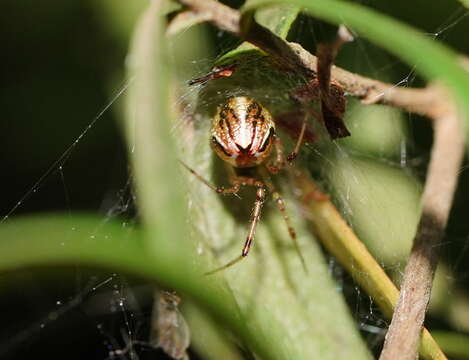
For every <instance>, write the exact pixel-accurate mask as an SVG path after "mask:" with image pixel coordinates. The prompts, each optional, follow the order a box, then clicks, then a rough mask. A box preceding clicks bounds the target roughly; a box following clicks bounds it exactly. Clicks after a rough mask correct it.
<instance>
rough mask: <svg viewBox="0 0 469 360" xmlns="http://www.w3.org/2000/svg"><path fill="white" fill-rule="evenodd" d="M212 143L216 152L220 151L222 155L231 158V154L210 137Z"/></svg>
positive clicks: (215, 139)
mask: <svg viewBox="0 0 469 360" xmlns="http://www.w3.org/2000/svg"><path fill="white" fill-rule="evenodd" d="M212 143H213V144H214V145H215V147H216V148H217V150H220V151H221V152H222V153H224V154H225V155H226V156H228V157H231V154H230V153H229V152H228V151H226V150H225V148H224V147H223V145H222V144H220V143H219V142H218V140H217V138H216V137H215V136H212Z"/></svg>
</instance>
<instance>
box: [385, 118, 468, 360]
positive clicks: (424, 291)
mask: <svg viewBox="0 0 469 360" xmlns="http://www.w3.org/2000/svg"><path fill="white" fill-rule="evenodd" d="M434 120H435V121H434V143H433V148H432V154H431V159H430V165H429V168H428V175H427V179H426V182H425V188H424V192H423V196H422V216H421V219H420V223H419V227H418V230H417V234H416V236H415V239H414V245H413V248H412V251H411V254H410V257H409V260H408V262H407V265H406V268H405V272H404V279H403V282H402V286H401V293H400V296H399V301H398V303H397V306H396V309H395V311H394V315H393V319H392V322H391V326H390V327H389V330H388V333H387V335H386V340H385V343H384V348H383V351H382V353H381V356H380V360H392V359H402V360H411V359H412V360H413V359H415V354H416V353H417V348H418V345H419V339H420V331H421V329H422V326H423V321H424V318H425V312H426V309H427V306H428V302H429V300H430V293H431V288H432V281H433V276H434V273H435V269H436V265H437V262H438V255H439V254H438V253H439V251H438V249H439V246H440V243H441V240H442V239H443V236H444V232H445V228H446V223H447V220H448V215H449V212H450V209H451V204H452V201H453V195H454V192H455V189H456V185H457V179H458V173H459V169H460V166H461V162H462V159H463V155H464V136H463V133H464V132H463V129H462V128H461V122H460V119H459V117H458V116H457V114H456V112H455V111H453V112H451V113H449V114H447V115H446V116H442V117H440V118H436V119H434Z"/></svg>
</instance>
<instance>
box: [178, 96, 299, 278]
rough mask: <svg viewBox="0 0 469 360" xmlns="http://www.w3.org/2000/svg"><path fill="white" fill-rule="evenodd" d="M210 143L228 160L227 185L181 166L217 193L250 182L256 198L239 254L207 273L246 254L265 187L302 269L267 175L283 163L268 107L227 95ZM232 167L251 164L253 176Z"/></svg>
mask: <svg viewBox="0 0 469 360" xmlns="http://www.w3.org/2000/svg"><path fill="white" fill-rule="evenodd" d="M304 132H305V126H303V127H302V129H301V132H300V136H299V138H298V142H297V144H296V146H295V151H294V152H293V153H292V154H290V155H289V156H288V159H289V160H292V159H294V158H295V157H296V154H297V152H298V150H299V147H300V145H301V143H302V141H303V135H304ZM210 144H211V147H212V149H213V150H214V151H215V153H216V154H217V155H218V156H219V157H220V158H221V159H222V160H223V161H225V162H226V163H227V164H228V166H227V168H228V171H229V181H230V183H231V186H230V187H229V188H224V187H219V186H215V185H213V184H211V183H210V182H209V181H207V180H206V179H205V178H204V177H202V176H201V175H199V174H198V173H197V172H196V171H194V170H193V169H191V168H190V167H188V166H187V165H186V164H184V163H182V164H183V166H184V167H186V168H187V169H188V170H189V171H190V172H191V173H192V174H194V175H195V176H196V177H197V178H198V179H199V180H200V181H201V182H203V183H204V184H205V185H207V186H208V187H209V188H211V189H212V190H214V191H215V192H216V193H218V194H237V193H238V191H239V190H240V188H241V186H253V187H255V188H256V200H255V203H254V207H253V211H252V215H251V219H250V226H249V232H248V235H247V237H246V241H245V243H244V246H243V249H242V252H241V255H240V256H238V257H237V258H235V259H233V260H231V261H230V262H228V263H227V264H225V265H223V266H221V267H219V268H217V269H215V270H213V271H210V272H209V273H208V274H212V273H215V272H217V271H220V270H223V269H226V268H227V267H229V266H231V265H233V264H235V263H237V262H238V261H240V260H242V259H243V258H244V257H246V256H247V255H248V253H249V250H250V248H251V244H252V241H253V239H254V232H255V230H256V225H257V223H258V222H259V219H260V215H261V209H262V206H263V204H264V201H265V198H266V190H268V191H269V192H270V193H271V194H272V197H273V199H274V201H275V204H276V205H277V208H278V209H279V210H280V212H281V214H282V216H283V219H284V220H285V223H286V225H287V228H288V232H289V234H290V237H291V239H292V240H293V243H294V246H295V249H296V251H297V252H298V254H299V257H300V259H301V261H302V263H303V267H304V268H305V269H306V266H305V262H304V259H303V257H302V255H301V252H300V248H299V246H298V243H297V240H296V233H295V230H294V229H293V227H292V225H291V222H290V219H289V217H288V215H287V213H286V210H285V204H284V201H283V199H282V197H281V196H280V194H279V193H278V191H277V190H276V189H275V186H274V184H273V182H272V181H271V179H270V176H269V173H272V174H275V173H277V172H278V171H279V170H281V169H282V168H283V167H284V166H285V163H286V161H285V156H284V151H283V145H282V142H281V140H280V138H279V137H278V136H277V135H276V133H275V123H274V120H273V118H272V116H271V114H270V113H269V111H268V110H267V109H266V108H265V107H263V106H262V105H261V104H260V103H259V102H258V101H256V100H254V99H251V98H248V97H241V96H239V97H232V98H229V99H228V100H227V101H226V103H225V104H223V105H221V106H220V107H219V108H218V109H217V113H216V115H215V117H214V118H213V121H212V127H211V141H210ZM273 148H275V151H276V156H275V157H274V159H273V160H269V159H270V158H271V157H272V154H273V153H272V149H273ZM234 168H253V170H254V173H255V174H256V175H257V176H256V177H253V176H239V175H237V174H236V171H235V169H234Z"/></svg>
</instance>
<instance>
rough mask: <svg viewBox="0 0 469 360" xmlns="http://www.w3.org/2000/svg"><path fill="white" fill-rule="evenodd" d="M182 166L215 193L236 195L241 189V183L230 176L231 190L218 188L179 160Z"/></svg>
mask: <svg viewBox="0 0 469 360" xmlns="http://www.w3.org/2000/svg"><path fill="white" fill-rule="evenodd" d="M179 162H180V163H181V165H182V166H184V167H185V168H186V169H187V170H188V171H189V172H190V173H191V174H193V175H194V176H195V177H196V178H197V179H199V180H200V181H201V182H202V183H204V184H205V185H207V186H208V187H209V188H210V189H212V190H213V191H215V192H216V193H217V194H222V195H228V194H234V195H236V194H237V193H238V191H239V189H240V188H241V182H240V181H237V179H236V178H233V177H232V176H230V182H231V186H230V187H229V188H224V187H223V186H216V185H213V184H212V183H211V182H210V181H208V180H207V179H206V178H204V177H203V176H202V175H200V174H199V173H198V172H197V171H195V170H194V169H192V168H191V167H189V166H188V165H187V164H186V163H184V162H183V161H181V160H179Z"/></svg>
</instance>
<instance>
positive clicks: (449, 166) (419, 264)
mask: <svg viewBox="0 0 469 360" xmlns="http://www.w3.org/2000/svg"><path fill="white" fill-rule="evenodd" d="M179 3H181V4H182V5H183V6H184V7H185V9H186V10H185V11H183V12H181V13H180V14H179V15H178V16H176V17H175V18H174V19H173V22H172V23H171V24H170V26H169V29H171V28H173V29H176V28H177V27H178V26H177V25H178V22H181V21H184V22H185V23H188V22H190V19H191V18H192V21H193V22H200V21H209V22H211V23H212V24H214V25H215V26H217V27H218V28H220V29H222V30H226V31H229V32H231V33H233V34H235V35H237V36H239V37H240V38H242V39H244V40H246V41H249V42H250V43H252V44H254V45H256V46H257V47H259V48H260V49H262V50H263V51H264V52H266V53H267V54H269V55H270V56H272V57H273V58H274V59H275V60H277V61H278V62H279V63H281V64H282V65H284V66H287V67H289V68H290V69H292V70H294V71H297V72H299V73H300V74H302V75H304V76H306V77H316V76H317V75H318V58H317V57H316V56H314V55H312V54H310V53H309V52H308V51H306V50H305V49H303V48H302V47H301V45H299V44H296V43H289V42H287V41H284V40H283V39H281V38H279V37H277V36H276V35H274V34H272V33H271V32H270V31H269V30H268V29H266V28H264V27H263V26H261V25H259V24H258V23H256V22H255V20H254V16H253V14H247V15H246V16H243V17H241V16H240V13H239V12H238V11H236V10H234V9H232V8H230V7H227V6H225V5H223V4H221V3H219V2H217V1H214V0H179ZM181 19H182V20H181ZM188 19H189V20H188ZM336 45H337V44H336ZM327 50H328V49H326V51H324V49H323V51H320V52H319V56H320V59H319V63H321V62H322V63H326V64H327V66H326V72H325V76H323V77H325V78H328V79H329V78H330V79H331V81H334V82H335V83H337V84H339V85H340V86H342V88H343V89H344V91H345V93H346V94H348V95H351V96H354V97H356V98H358V99H361V100H362V102H363V103H366V104H385V105H389V106H393V107H396V108H399V109H402V110H404V111H408V112H412V113H416V114H419V115H423V116H426V117H428V118H429V119H431V120H433V128H434V142H433V147H432V152H431V158H430V163H429V167H428V172H427V177H426V181H425V186H424V191H423V196H422V200H421V204H422V205H421V206H422V214H421V218H420V222H419V225H418V229H417V233H416V236H415V239H414V244H413V247H412V251H411V253H410V256H409V259H408V262H407V265H406V268H405V273H404V277H403V281H402V284H401V291H400V296H399V300H398V302H397V305H396V307H395V311H394V314H393V317H392V322H391V325H390V327H389V330H388V333H387V335H386V340H385V344H384V348H383V351H382V353H381V356H380V360H395V359H399V360H407V359H408V360H410V359H412V360H414V359H416V357H417V351H418V346H419V342H420V335H421V331H422V328H423V322H424V318H425V312H426V309H427V306H428V302H429V299H430V293H431V288H432V282H433V276H434V272H435V268H436V265H437V262H438V249H439V244H440V243H441V241H442V239H443V236H444V232H445V228H446V223H447V220H448V215H449V211H450V209H451V204H452V201H453V195H454V192H455V189H456V186H457V179H458V173H459V169H460V166H461V162H462V159H463V154H464V136H463V130H462V127H461V119H460V117H459V115H458V112H457V109H456V107H455V106H454V105H453V102H452V100H451V98H450V97H449V96H448V95H447V93H446V91H445V90H444V89H443V88H442V87H440V86H438V85H435V84H430V85H429V86H427V87H425V88H408V87H405V88H404V87H399V86H395V85H392V84H388V83H384V82H381V81H377V80H374V79H370V78H366V77H363V76H360V75H357V74H354V73H351V72H349V71H347V70H344V69H341V68H339V67H336V66H334V65H332V62H333V59H334V57H335V53H336V52H337V50H338V47H336V48H332V49H331V48H329V50H332V51H327ZM321 52H322V53H325V54H328V55H329V56H331V54H332V58H329V59H325V58H324V55H321ZM327 88H328V86H327V85H326V89H327Z"/></svg>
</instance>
